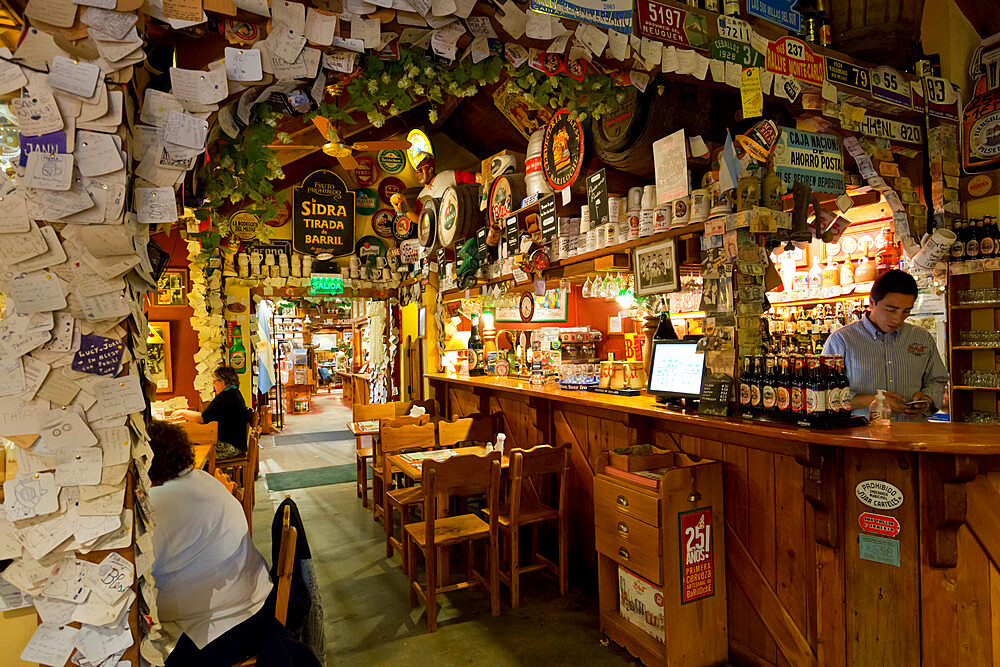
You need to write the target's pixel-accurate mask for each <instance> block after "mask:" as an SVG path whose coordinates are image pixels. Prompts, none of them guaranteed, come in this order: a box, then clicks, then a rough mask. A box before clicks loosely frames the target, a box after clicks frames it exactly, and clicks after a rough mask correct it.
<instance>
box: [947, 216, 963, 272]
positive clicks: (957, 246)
mask: <svg viewBox="0 0 1000 667" xmlns="http://www.w3.org/2000/svg"><path fill="white" fill-rule="evenodd" d="M952 231H953V232H955V242H954V243H952V244H951V251H950V252H949V253H948V254H949V256H950V258H951V261H952V262H960V261H962V257H963V256H964V255H965V241H964V239H965V223H964V222H962V221H961V220H956V221H955V226H954V228H953V229H952Z"/></svg>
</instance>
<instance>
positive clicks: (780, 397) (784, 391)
mask: <svg viewBox="0 0 1000 667" xmlns="http://www.w3.org/2000/svg"><path fill="white" fill-rule="evenodd" d="M774 393H775V395H776V396H777V400H776V403H777V405H778V409H779V410H787V409H788V406H789V405H791V400H792V398H791V395H790V394H789V393H788V387H778V389H777V391H775V392H774Z"/></svg>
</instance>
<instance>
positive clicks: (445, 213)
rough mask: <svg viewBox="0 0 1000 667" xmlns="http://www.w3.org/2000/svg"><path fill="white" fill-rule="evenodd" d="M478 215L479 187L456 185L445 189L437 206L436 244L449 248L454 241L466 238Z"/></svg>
mask: <svg viewBox="0 0 1000 667" xmlns="http://www.w3.org/2000/svg"><path fill="white" fill-rule="evenodd" d="M478 214H479V186H478V185H471V184H457V185H453V186H451V187H449V188H447V189H446V190H445V191H444V193H443V194H442V195H441V199H440V201H439V202H438V205H437V215H436V217H437V226H438V230H437V242H438V243H439V244H440V245H441V247H442V248H447V247H450V246H451V245H452V244H454V242H455V239H456V238H458V239H465V238H468V237H469V236H470V235H471V234H472V233H473V231H474V229H475V227H476V217H477V216H478Z"/></svg>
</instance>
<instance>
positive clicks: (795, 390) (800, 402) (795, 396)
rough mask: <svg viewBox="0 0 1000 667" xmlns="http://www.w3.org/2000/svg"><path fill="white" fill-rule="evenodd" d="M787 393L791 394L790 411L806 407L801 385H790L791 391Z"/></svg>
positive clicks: (799, 410)
mask: <svg viewBox="0 0 1000 667" xmlns="http://www.w3.org/2000/svg"><path fill="white" fill-rule="evenodd" d="M789 393H791V395H792V412H802V411H803V410H804V409H805V407H806V405H805V399H806V397H805V392H803V391H802V387H792V391H791V392H789Z"/></svg>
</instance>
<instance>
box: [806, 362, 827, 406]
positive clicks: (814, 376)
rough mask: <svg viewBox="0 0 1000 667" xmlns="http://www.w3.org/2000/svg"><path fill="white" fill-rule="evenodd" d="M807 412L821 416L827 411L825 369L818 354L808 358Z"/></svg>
mask: <svg viewBox="0 0 1000 667" xmlns="http://www.w3.org/2000/svg"><path fill="white" fill-rule="evenodd" d="M806 367H807V376H806V414H807V415H809V416H810V417H816V416H821V415H823V414H824V413H825V412H826V388H825V387H824V385H823V369H822V367H821V366H820V359H819V357H818V356H816V355H809V356H808V357H807V358H806Z"/></svg>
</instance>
